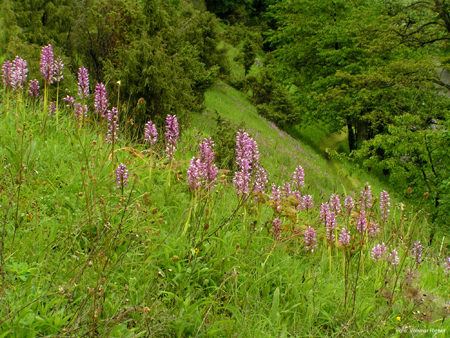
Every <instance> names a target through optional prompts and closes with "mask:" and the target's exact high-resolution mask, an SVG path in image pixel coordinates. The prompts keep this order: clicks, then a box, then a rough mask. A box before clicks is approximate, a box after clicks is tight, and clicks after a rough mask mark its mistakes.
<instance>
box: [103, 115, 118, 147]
mask: <svg viewBox="0 0 450 338" xmlns="http://www.w3.org/2000/svg"><path fill="white" fill-rule="evenodd" d="M106 119H107V120H108V132H107V134H106V142H108V143H113V142H116V141H117V132H118V131H119V111H118V110H117V108H116V107H113V108H112V109H111V110H108V113H107V114H106Z"/></svg>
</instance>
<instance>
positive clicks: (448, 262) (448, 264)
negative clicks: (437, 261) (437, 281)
mask: <svg viewBox="0 0 450 338" xmlns="http://www.w3.org/2000/svg"><path fill="white" fill-rule="evenodd" d="M444 268H445V270H444V273H445V274H448V273H449V272H450V257H448V258H446V259H445V260H444Z"/></svg>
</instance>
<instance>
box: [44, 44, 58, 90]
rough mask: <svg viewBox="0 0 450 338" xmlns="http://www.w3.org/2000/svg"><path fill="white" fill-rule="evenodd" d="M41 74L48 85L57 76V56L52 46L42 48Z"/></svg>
mask: <svg viewBox="0 0 450 338" xmlns="http://www.w3.org/2000/svg"><path fill="white" fill-rule="evenodd" d="M41 74H42V76H43V77H44V79H45V82H46V83H47V84H51V83H52V82H53V77H54V75H55V56H54V54H53V47H52V45H48V46H45V47H42V53H41Z"/></svg>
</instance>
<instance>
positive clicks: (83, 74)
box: [78, 67, 89, 100]
mask: <svg viewBox="0 0 450 338" xmlns="http://www.w3.org/2000/svg"><path fill="white" fill-rule="evenodd" d="M78 96H79V97H80V99H82V100H84V99H87V98H88V96H89V74H88V71H87V69H86V68H84V67H81V68H79V69H78Z"/></svg>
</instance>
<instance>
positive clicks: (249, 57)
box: [235, 39, 256, 76]
mask: <svg viewBox="0 0 450 338" xmlns="http://www.w3.org/2000/svg"><path fill="white" fill-rule="evenodd" d="M255 58H256V51H255V47H254V45H253V43H252V42H251V41H250V40H248V39H247V40H245V42H244V45H243V46H242V51H241V52H240V53H239V54H238V55H237V56H236V58H235V60H236V61H237V62H239V63H240V64H241V65H242V66H244V70H245V76H247V74H248V72H249V71H250V69H251V68H252V66H253V64H254V63H255Z"/></svg>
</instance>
